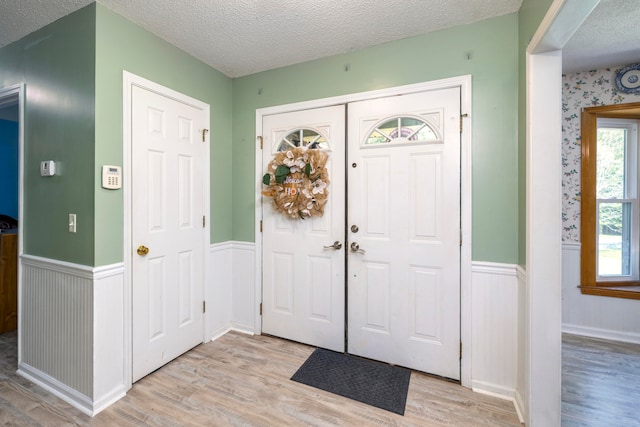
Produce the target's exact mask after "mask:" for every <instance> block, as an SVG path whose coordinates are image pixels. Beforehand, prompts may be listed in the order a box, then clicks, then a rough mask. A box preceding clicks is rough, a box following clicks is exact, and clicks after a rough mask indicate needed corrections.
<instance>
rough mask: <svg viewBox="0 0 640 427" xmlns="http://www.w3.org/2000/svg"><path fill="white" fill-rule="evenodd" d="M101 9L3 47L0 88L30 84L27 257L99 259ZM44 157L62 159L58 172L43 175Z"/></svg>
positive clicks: (79, 13) (27, 104)
mask: <svg viewBox="0 0 640 427" xmlns="http://www.w3.org/2000/svg"><path fill="white" fill-rule="evenodd" d="M94 10H95V6H94V5H90V6H88V7H85V8H83V9H81V10H79V11H77V12H75V13H72V14H70V15H68V16H67V17H65V18H63V19H60V20H58V21H56V22H54V23H52V24H50V25H47V26H46V27H44V28H42V29H40V30H38V31H35V32H33V33H31V34H29V35H28V36H26V37H24V38H22V39H20V40H19V41H17V42H15V43H12V44H10V45H8V46H5V47H3V48H2V49H0V87H7V86H11V85H13V84H16V83H21V82H25V83H26V102H25V122H26V126H25V135H24V137H25V141H24V145H25V147H24V150H25V151H24V153H25V168H24V180H25V181H24V185H25V189H26V191H25V200H24V207H23V208H24V230H25V234H24V252H25V253H26V254H30V255H36V256H41V257H46V258H53V259H58V260H63V261H68V262H74V263H78V264H84V265H93V255H94V224H93V217H94V204H93V182H92V180H90V179H89V177H91V176H93V167H94V164H93V158H94V134H95V129H94V87H95V81H94V76H95V60H94V59H95V57H94V40H95V37H94V35H95V20H94V19H93V15H94ZM42 160H55V161H56V163H57V167H58V170H59V172H58V174H57V175H56V176H53V177H46V178H45V177H41V176H40V161H42ZM69 213H75V214H76V215H77V221H78V226H77V233H76V234H72V233H69V232H68V222H67V221H68V215H69Z"/></svg>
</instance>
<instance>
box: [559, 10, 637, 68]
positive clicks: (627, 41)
mask: <svg viewBox="0 0 640 427" xmlns="http://www.w3.org/2000/svg"><path fill="white" fill-rule="evenodd" d="M562 62H563V71H564V72H565V73H571V72H575V71H585V70H595V69H599V68H604V67H608V66H611V65H626V64H630V63H636V62H640V1H638V0H600V3H598V6H596V8H595V9H594V11H593V12H592V13H591V15H589V17H588V18H587V19H586V20H585V22H584V23H583V24H582V25H581V26H580V28H579V29H578V31H577V32H576V33H575V34H574V36H573V37H572V38H571V39H570V40H569V42H568V43H567V44H566V45H565V47H564V49H563V50H562Z"/></svg>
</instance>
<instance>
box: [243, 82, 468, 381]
mask: <svg viewBox="0 0 640 427" xmlns="http://www.w3.org/2000/svg"><path fill="white" fill-rule="evenodd" d="M450 87H460V111H461V114H462V115H463V116H464V118H463V126H462V132H461V135H460V143H461V151H460V187H461V188H460V227H461V237H462V243H461V247H460V325H461V329H460V339H461V342H462V343H463V348H464V351H463V352H462V357H461V360H460V382H461V384H462V385H463V386H466V387H471V351H472V349H471V247H472V246H471V224H472V222H471V218H472V217H471V214H472V212H471V202H472V185H471V176H472V171H471V136H472V135H471V123H472V116H471V105H472V104H471V93H472V91H471V75H463V76H458V77H452V78H447V79H442V80H433V81H430V82H424V83H416V84H411V85H405V86H396V87H392V88H387V89H380V90H374V91H368V92H360V93H354V94H349V95H342V96H337V97H331V98H323V99H316V100H311V101H304V102H298V103H293V104H285V105H278V106H274V107H267V108H260V109H258V110H256V155H255V159H256V162H255V176H256V177H258V176H261V174H262V153H261V152H260V151H261V149H260V143H259V142H258V136H260V135H261V134H262V118H263V116H266V115H271V114H280V113H287V112H292V111H298V110H305V109H311V108H320V107H327V106H331V105H336V104H348V103H350V102H355V101H363V100H368V99H374V98H380V97H387V96H393V95H405V94H410V93H416V92H426V91H430V90H436V89H446V88H450ZM261 186H262V183H261V182H259V180H256V186H255V191H254V194H255V224H254V227H255V228H254V229H255V242H256V247H255V254H256V256H255V262H256V263H255V299H254V301H255V307H254V310H253V312H254V313H255V320H254V331H255V333H258V334H259V333H261V332H262V318H261V315H260V303H261V301H262V257H261V254H262V234H261V233H260V221H261V219H262V203H263V197H262V194H261V191H262V187H261Z"/></svg>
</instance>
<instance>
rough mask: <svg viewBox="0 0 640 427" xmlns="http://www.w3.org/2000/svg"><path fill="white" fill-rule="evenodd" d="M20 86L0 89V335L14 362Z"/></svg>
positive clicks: (19, 250) (19, 205) (19, 231)
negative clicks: (9, 346) (11, 350)
mask: <svg viewBox="0 0 640 427" xmlns="http://www.w3.org/2000/svg"><path fill="white" fill-rule="evenodd" d="M23 87H24V85H22V84H19V85H14V86H11V87H8V88H0V185H1V187H2V191H1V192H0V260H1V261H0V334H3V335H4V337H5V338H7V337H8V338H7V339H10V340H12V342H14V343H17V344H16V348H17V354H16V355H15V357H16V361H19V355H20V347H19V344H20V340H19V337H18V333H19V331H18V324H19V322H18V316H19V313H20V308H19V295H18V293H19V289H20V284H19V277H20V275H19V268H20V267H19V265H20V263H19V257H20V254H21V253H22V228H23V227H22V182H23V181H22V155H23V137H22V136H23V114H22V112H23V93H24V88H23ZM16 369H17V365H16Z"/></svg>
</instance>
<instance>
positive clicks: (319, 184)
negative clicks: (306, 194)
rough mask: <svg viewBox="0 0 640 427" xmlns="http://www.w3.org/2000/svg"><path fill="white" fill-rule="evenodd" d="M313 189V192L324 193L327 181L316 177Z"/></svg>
mask: <svg viewBox="0 0 640 427" xmlns="http://www.w3.org/2000/svg"><path fill="white" fill-rule="evenodd" d="M312 185H313V189H312V190H311V192H312V193H313V194H324V189H325V188H327V183H326V182H324V181H322V180H321V179H316V180H315V181H313V184H312Z"/></svg>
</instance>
